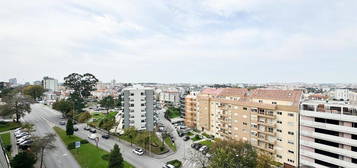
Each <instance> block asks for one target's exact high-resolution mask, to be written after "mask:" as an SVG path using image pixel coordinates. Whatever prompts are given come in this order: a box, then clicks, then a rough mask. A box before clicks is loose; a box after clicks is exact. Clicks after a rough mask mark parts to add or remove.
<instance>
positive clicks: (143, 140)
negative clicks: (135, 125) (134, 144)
mask: <svg viewBox="0 0 357 168" xmlns="http://www.w3.org/2000/svg"><path fill="white" fill-rule="evenodd" d="M150 136H151V134H150V132H149V131H143V132H141V133H140V135H139V139H138V141H139V143H140V144H142V145H143V146H144V148H145V149H148V148H147V146H148V145H150V143H151V138H150ZM149 147H150V146H149Z"/></svg>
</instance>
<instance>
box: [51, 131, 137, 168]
mask: <svg viewBox="0 0 357 168" xmlns="http://www.w3.org/2000/svg"><path fill="white" fill-rule="evenodd" d="M53 129H54V130H55V131H56V133H57V134H58V135H59V136H60V138H61V139H62V141H63V143H64V144H65V145H66V146H68V147H69V150H70V152H71V153H72V155H73V156H74V158H75V159H76V160H77V161H78V163H79V165H80V166H81V167H83V168H84V167H85V168H98V167H108V161H107V160H105V159H106V158H107V157H105V156H107V155H108V154H109V152H107V151H105V150H103V149H100V148H97V147H96V146H95V145H93V144H90V143H88V141H86V140H83V139H81V138H79V137H77V136H74V135H72V136H67V135H66V131H65V130H63V129H61V128H59V127H54V128H53ZM76 141H81V143H83V144H81V147H79V148H77V149H73V142H76ZM71 146H72V147H71ZM124 167H125V168H133V167H134V166H132V165H131V164H129V163H128V162H126V161H124Z"/></svg>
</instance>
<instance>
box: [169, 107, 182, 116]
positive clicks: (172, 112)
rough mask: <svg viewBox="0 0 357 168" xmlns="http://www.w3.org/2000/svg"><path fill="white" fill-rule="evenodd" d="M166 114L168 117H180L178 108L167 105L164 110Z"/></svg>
mask: <svg viewBox="0 0 357 168" xmlns="http://www.w3.org/2000/svg"><path fill="white" fill-rule="evenodd" d="M166 115H167V116H168V118H177V117H180V109H179V108H176V107H168V108H167V110H166Z"/></svg>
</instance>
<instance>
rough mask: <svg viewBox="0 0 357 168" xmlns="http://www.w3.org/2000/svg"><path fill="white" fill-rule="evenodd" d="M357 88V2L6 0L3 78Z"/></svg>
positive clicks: (0, 51) (0, 31)
mask: <svg viewBox="0 0 357 168" xmlns="http://www.w3.org/2000/svg"><path fill="white" fill-rule="evenodd" d="M72 72H79V73H85V72H89V73H93V74H94V75H96V76H97V77H98V78H99V80H101V81H110V80H111V79H116V80H117V81H118V82H165V83H172V82H194V83H205V82H209V83H214V82H219V83H224V82H237V83H238V82H239V83H240V82H253V83H261V82H353V83H357V1H356V0H313V1H312V0H260V1H258V0H248V1H247V0H140V1H138V0H125V1H124V0H105V1H98V0H58V1H49V0H33V1H23V0H21V1H20V0H9V1H6V0H3V1H0V81H7V80H8V79H9V78H12V77H16V78H18V80H19V81H20V82H25V81H30V82H32V81H35V80H40V79H41V78H42V77H43V76H51V77H55V78H57V79H59V80H60V81H61V80H63V77H64V76H66V75H68V74H69V73H72Z"/></svg>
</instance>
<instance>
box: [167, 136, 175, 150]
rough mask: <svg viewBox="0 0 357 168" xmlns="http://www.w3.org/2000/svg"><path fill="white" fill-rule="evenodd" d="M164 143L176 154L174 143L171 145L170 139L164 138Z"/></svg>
mask: <svg viewBox="0 0 357 168" xmlns="http://www.w3.org/2000/svg"><path fill="white" fill-rule="evenodd" d="M165 143H166V145H168V146H169V147H170V149H171V150H173V151H175V152H176V144H175V143H172V141H171V139H170V137H168V136H167V137H166V138H165Z"/></svg>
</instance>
